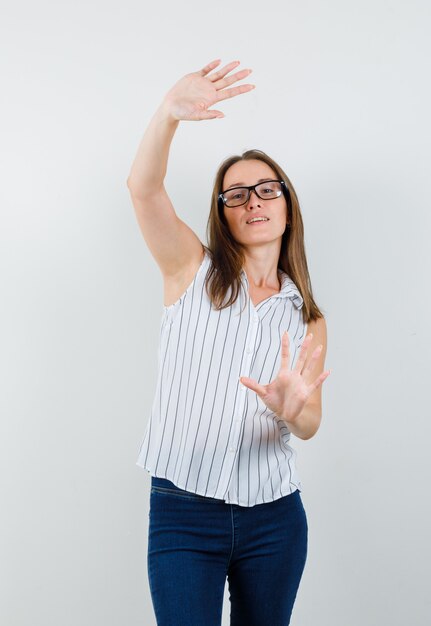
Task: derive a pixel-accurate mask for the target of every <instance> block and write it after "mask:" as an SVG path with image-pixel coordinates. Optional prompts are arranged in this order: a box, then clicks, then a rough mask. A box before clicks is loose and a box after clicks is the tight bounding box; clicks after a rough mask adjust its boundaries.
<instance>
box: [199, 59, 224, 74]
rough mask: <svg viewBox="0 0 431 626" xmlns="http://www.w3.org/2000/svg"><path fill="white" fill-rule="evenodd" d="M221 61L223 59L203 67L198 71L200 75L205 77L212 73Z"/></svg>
mask: <svg viewBox="0 0 431 626" xmlns="http://www.w3.org/2000/svg"><path fill="white" fill-rule="evenodd" d="M220 61H221V59H215V60H214V61H211V63H208V65H205V67H203V68H202V69H201V70H198V73H199V74H201V75H202V76H205V75H206V74H208V72H211V70H213V69H214V68H215V67H217V65H218V64H219V63H220Z"/></svg>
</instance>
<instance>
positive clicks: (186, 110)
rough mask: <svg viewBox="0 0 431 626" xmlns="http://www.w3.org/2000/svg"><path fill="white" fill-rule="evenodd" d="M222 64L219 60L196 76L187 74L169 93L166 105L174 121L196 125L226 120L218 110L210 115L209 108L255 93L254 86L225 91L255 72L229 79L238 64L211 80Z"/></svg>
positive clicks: (233, 62) (226, 66)
mask: <svg viewBox="0 0 431 626" xmlns="http://www.w3.org/2000/svg"><path fill="white" fill-rule="evenodd" d="M219 63H220V59H217V60H215V61H212V62H211V63H208V65H206V66H205V67H204V68H202V69H201V70H199V71H197V72H191V73H190V74H186V75H185V76H183V78H181V79H180V80H179V81H178V82H177V83H175V85H174V86H173V87H172V88H171V89H170V90H169V91H168V93H167V94H166V96H165V102H166V103H167V104H168V106H169V113H170V115H172V117H174V118H175V119H177V120H197V121H199V120H206V119H213V118H215V117H224V114H223V113H222V112H221V111H217V110H215V109H213V110H211V111H209V110H208V108H209V107H210V106H212V105H213V104H216V103H217V102H220V101H221V100H225V99H226V98H233V97H234V96H237V95H239V94H242V93H245V92H247V91H250V90H251V89H254V85H251V84H247V85H238V86H236V87H232V88H230V89H226V87H228V86H229V85H232V84H233V83H235V82H237V81H238V80H241V79H242V78H245V77H246V76H248V74H250V72H251V71H252V70H251V69H245V70H240V71H239V72H236V74H232V76H227V77H226V74H227V73H228V72H230V71H231V70H232V69H233V68H234V67H236V66H237V65H238V64H239V61H232V62H231V63H228V64H227V65H225V67H223V68H222V69H220V70H219V71H217V72H215V73H214V74H211V75H209V76H208V74H209V72H210V71H211V70H212V69H214V68H215V67H216V66H217V65H218V64H219Z"/></svg>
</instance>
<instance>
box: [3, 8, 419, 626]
mask: <svg viewBox="0 0 431 626" xmlns="http://www.w3.org/2000/svg"><path fill="white" fill-rule="evenodd" d="M430 22H431V20H430V7H429V3H428V2H427V1H425V0H424V1H423V2H421V1H418V0H416V1H412V2H409V3H406V2H401V1H393V2H390V1H384V0H378V1H376V0H366V1H364V2H360V3H358V2H352V1H346V0H328V1H326V2H318V1H317V0H301V1H300V2H299V1H296V2H293V1H291V0H289V1H283V2H281V1H279V2H273V3H260V2H259V3H258V2H250V0H247V1H241V2H225V1H219V2H217V3H214V4H211V3H202V2H196V1H193V2H187V3H177V2H171V3H166V2H161V3H153V4H151V5H149V4H148V3H144V2H143V1H141V2H138V1H132V0H125V1H122V2H119V1H118V0H116V1H111V2H109V1H106V0H104V1H103V2H102V1H100V0H98V1H93V2H82V1H81V2H74V3H71V2H67V3H66V2H54V1H51V2H47V1H44V0H41V1H39V2H37V3H30V2H29V1H27V2H14V3H13V4H12V3H11V2H3V3H2V20H1V33H0V34H1V38H0V40H1V47H2V50H1V55H0V59H1V61H0V63H1V70H2V71H1V76H2V78H1V87H2V92H3V93H2V98H1V102H2V104H1V116H0V125H1V129H0V130H1V162H0V166H1V178H2V181H1V225H0V227H1V230H0V239H1V240H0V244H1V247H0V255H1V256H0V261H1V284H0V288H1V337H0V347H1V349H0V359H1V372H0V373H1V406H0V409H1V433H0V446H1V450H0V463H1V468H0V469H1V485H0V486H1V494H0V495H1V518H0V519H1V532H0V539H1V546H0V547H1V558H0V568H1V577H2V580H1V581H0V584H1V590H2V592H1V605H0V622H1V623H2V624H5V626H30V625H31V626H123V625H125V624H127V625H128V626H138V625H142V624H144V625H145V626H154V625H155V623H156V621H155V617H154V614H153V608H152V603H151V597H150V591H149V584H148V576H147V565H146V551H147V533H148V508H149V487H150V477H149V475H148V474H147V472H145V471H143V470H142V469H140V468H138V467H137V466H136V464H135V463H136V459H137V455H138V451H139V446H140V444H141V441H142V438H143V435H144V431H145V427H146V424H147V421H148V419H149V415H150V407H151V403H152V399H153V393H154V389H155V383H156V374H157V370H156V366H157V354H156V352H157V342H158V329H159V323H160V316H161V314H162V306H163V284H162V277H161V273H160V271H159V268H158V266H157V265H156V263H155V261H154V260H153V258H152V256H151V254H150V253H149V251H148V249H147V247H146V244H145V241H144V239H143V237H142V235H141V233H140V230H139V227H138V224H137V221H136V218H135V215H134V210H133V206H132V203H131V200H130V197H129V192H128V189H127V185H126V179H127V177H128V175H129V171H130V167H131V164H132V161H133V159H134V157H135V154H136V150H137V148H138V145H139V142H140V140H141V138H142V135H143V133H144V131H145V128H146V126H147V124H148V123H149V121H150V119H151V117H152V115H153V113H154V111H155V109H156V108H157V106H158V105H159V103H160V102H161V99H162V97H163V96H164V94H165V93H166V92H167V91H168V89H169V88H170V87H171V86H172V85H173V84H174V83H175V82H176V81H177V80H179V79H180V78H181V77H182V76H183V75H185V74H186V73H189V72H192V71H197V70H199V69H201V68H202V67H203V66H204V65H205V64H207V63H209V62H210V61H212V60H213V59H216V58H221V59H222V61H221V63H220V67H222V66H223V65H225V64H227V63H228V62H230V61H233V60H236V59H238V60H240V61H241V65H240V66H239V69H243V68H252V69H253V72H252V74H251V75H250V77H249V78H248V79H244V80H242V81H241V83H246V82H251V83H253V84H255V85H256V89H255V90H253V91H252V92H250V93H246V94H243V95H240V96H238V97H236V98H233V99H231V100H226V101H224V102H221V103H219V104H218V105H217V106H215V107H214V108H219V109H221V110H222V111H223V112H224V113H225V115H226V117H225V118H224V119H215V120H210V121H201V122H183V121H182V122H180V124H179V127H178V130H177V132H176V134H175V136H174V139H173V143H172V146H171V151H170V158H169V163H168V173H167V178H166V181H165V183H166V187H167V190H168V193H169V195H170V197H171V199H172V202H173V204H174V206H175V208H176V211H177V213H178V215H179V216H180V217H181V218H182V219H183V220H184V221H186V222H187V223H188V224H189V225H190V226H191V227H192V228H193V229H194V230H195V232H196V233H197V234H198V236H199V237H200V238H201V240H202V241H204V242H205V243H206V242H207V240H206V224H207V219H208V213H209V207H210V194H211V189H212V184H213V180H214V176H215V172H216V170H217V168H218V166H219V164H220V163H221V161H222V160H223V159H224V158H225V157H227V156H229V155H231V154H237V153H241V152H243V151H244V150H246V149H250V148H259V149H261V150H264V151H265V152H267V153H268V154H269V155H271V156H273V157H274V158H275V159H276V160H278V161H279V162H280V164H281V165H282V167H283V168H284V169H285V170H286V172H287V174H288V176H289V177H290V179H291V180H292V182H293V185H294V186H295V187H296V190H297V192H298V196H299V200H300V204H301V208H302V212H303V217H304V222H305V238H306V251H307V255H308V262H309V270H310V274H311V280H312V286H313V291H314V295H315V297H316V300H317V302H318V304H319V306H320V307H321V308H322V310H323V312H324V314H325V317H326V320H327V327H328V352H327V359H326V364H325V366H326V368H332V374H331V375H330V376H329V378H328V379H327V380H326V381H325V383H324V389H323V417H322V422H321V426H320V429H319V431H318V433H317V434H316V436H315V437H313V438H312V439H310V440H308V441H302V440H300V439H298V438H295V437H292V445H293V446H294V448H295V449H296V450H297V452H298V463H299V466H298V469H299V471H300V474H301V479H302V483H303V492H302V494H301V495H302V498H303V502H304V506H305V509H306V512H307V516H308V524H309V554H308V559H307V563H306V566H305V570H304V574H303V578H302V581H301V585H300V588H299V591H298V595H297V600H296V604H295V607H294V611H293V616H292V625H293V626H382V625H386V624H390V625H391V626H405V624H409V625H412V626H427V625H428V624H429V623H430V619H431V617H430V614H431V610H430V595H429V577H430V559H431V554H430V552H431V551H430V542H429V538H428V533H429V528H430V522H431V520H430V500H429V495H428V485H427V481H426V479H427V478H429V476H430V466H429V456H430V455H429V438H430V435H431V429H430V417H431V412H430V402H429V389H430V379H429V375H430V367H429V349H430V324H429V319H430V314H431V310H430V297H429V290H428V287H427V285H428V284H429V268H430V258H429V249H430V246H429V240H430V208H431V207H430V201H429V198H430V191H429V184H430V138H431V137H430V135H431V133H430V122H429V112H430V109H431V102H430V86H429V58H430V53H431V50H430V39H429V31H430V26H431V24H430ZM268 382H270V381H268ZM282 582H283V581H280V580H274V585H280V584H282ZM190 593H193V589H192V588H191V589H190ZM228 623H229V599H228V588H227V583H226V588H225V599H224V607H223V624H224V625H227V624H228ZM262 626H271V625H269V624H268V625H262Z"/></svg>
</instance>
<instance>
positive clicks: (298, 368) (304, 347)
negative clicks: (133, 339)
mask: <svg viewBox="0 0 431 626" xmlns="http://www.w3.org/2000/svg"><path fill="white" fill-rule="evenodd" d="M312 340H313V333H308V335H307V336H306V337H305V339H304V341H303V342H302V345H301V350H300V352H299V357H298V360H297V361H296V365H295V367H294V371H295V372H300V373H301V372H302V368H303V367H304V365H305V361H306V358H307V351H308V347H309V345H310V343H311V342H312Z"/></svg>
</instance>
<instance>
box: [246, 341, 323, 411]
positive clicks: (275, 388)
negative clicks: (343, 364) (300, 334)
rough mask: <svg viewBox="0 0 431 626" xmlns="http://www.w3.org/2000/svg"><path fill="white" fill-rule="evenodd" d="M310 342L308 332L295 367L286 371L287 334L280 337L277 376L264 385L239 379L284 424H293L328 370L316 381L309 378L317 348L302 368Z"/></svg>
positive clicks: (251, 380)
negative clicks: (279, 358) (282, 420)
mask: <svg viewBox="0 0 431 626" xmlns="http://www.w3.org/2000/svg"><path fill="white" fill-rule="evenodd" d="M311 340H312V334H311V333H310V334H309V335H307V337H306V338H305V339H304V341H303V343H302V345H301V351H300V353H299V357H298V360H297V362H296V365H295V367H294V368H293V369H292V370H290V369H289V335H288V333H287V331H286V332H285V333H284V334H283V336H282V338H281V366H280V370H279V372H278V375H277V377H276V378H275V379H274V380H273V381H272V382H271V383H269V384H268V385H260V384H259V383H258V382H256V381H255V380H253V379H252V378H247V377H246V376H241V378H240V381H241V383H242V384H243V385H245V386H246V387H248V388H249V389H252V390H253V391H255V392H256V393H257V395H258V396H259V397H260V398H261V399H262V401H263V402H264V403H265V404H266V406H267V407H268V409H270V410H271V411H273V412H274V413H275V414H276V415H277V416H278V417H281V418H282V419H284V420H285V421H286V422H288V423H289V422H291V423H293V422H294V421H295V419H296V418H297V417H298V416H299V414H300V413H301V411H302V409H303V408H304V405H305V403H306V402H307V399H308V398H309V397H310V395H311V394H312V393H313V392H314V391H315V390H316V389H317V388H318V387H319V386H320V385H321V384H322V383H323V381H324V380H325V379H326V378H327V377H328V376H329V374H330V370H327V371H325V372H322V373H321V374H320V376H318V377H317V378H316V380H314V381H312V378H311V375H312V373H313V369H314V366H315V364H316V362H317V359H318V357H319V355H320V351H321V346H317V348H316V349H315V350H314V352H313V354H312V356H311V359H310V361H309V363H308V365H307V366H306V367H305V368H304V365H305V361H306V358H307V351H308V346H309V345H310V342H311Z"/></svg>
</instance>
